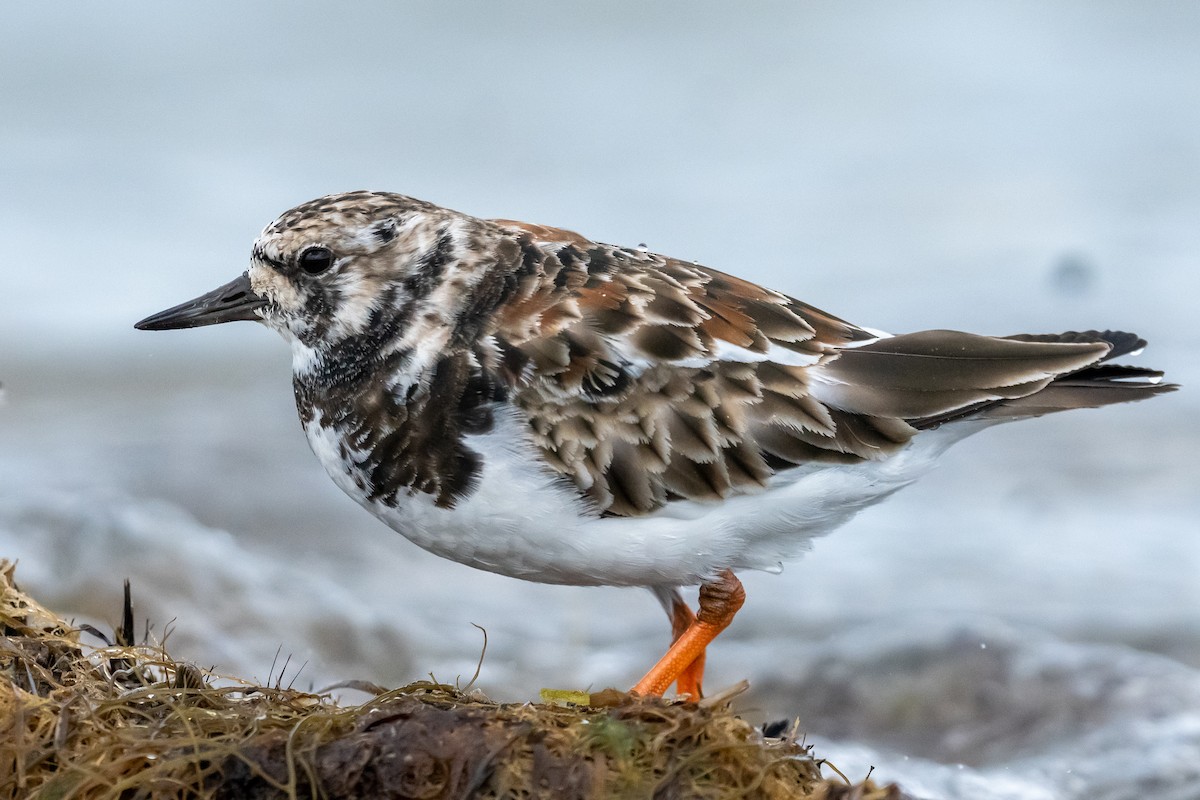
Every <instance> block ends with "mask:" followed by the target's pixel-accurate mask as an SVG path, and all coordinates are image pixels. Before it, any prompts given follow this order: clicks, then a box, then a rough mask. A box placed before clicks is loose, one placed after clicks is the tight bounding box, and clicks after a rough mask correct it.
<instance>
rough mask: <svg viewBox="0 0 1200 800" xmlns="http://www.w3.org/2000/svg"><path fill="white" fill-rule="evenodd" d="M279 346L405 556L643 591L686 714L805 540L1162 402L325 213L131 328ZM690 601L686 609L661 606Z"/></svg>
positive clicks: (617, 267)
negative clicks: (966, 458)
mask: <svg viewBox="0 0 1200 800" xmlns="http://www.w3.org/2000/svg"><path fill="white" fill-rule="evenodd" d="M235 320H249V321H255V322H259V323H262V324H264V325H266V326H267V327H268V328H272V329H274V330H276V331H278V332H279V333H280V334H281V335H282V336H283V338H284V339H285V340H286V341H287V342H288V343H289V344H290V345H291V352H292V373H293V390H294V394H295V400H296V408H297V411H298V414H299V418H300V423H301V425H302V427H303V429H304V433H305V435H306V436H307V439H308V443H309V445H310V446H311V449H312V451H313V452H314V454H315V455H316V456H317V458H318V460H319V461H320V462H321V464H322V465H323V466H324V468H325V470H326V471H327V472H328V474H329V475H330V477H331V478H332V479H333V481H334V483H336V484H337V485H338V486H339V487H340V488H341V489H342V490H343V491H344V492H345V493H346V494H347V495H349V496H350V497H351V498H353V499H354V500H355V501H357V502H358V503H359V504H360V505H361V506H363V507H364V508H365V509H366V510H367V511H369V512H371V513H372V514H373V515H374V516H376V517H377V518H378V519H380V520H382V521H383V522H384V523H386V524H387V525H388V526H389V527H391V528H393V529H394V530H396V531H398V532H399V533H400V534H402V535H403V536H404V537H406V538H407V539H409V540H410V541H411V542H413V543H415V544H416V545H418V546H420V547H422V548H424V549H425V550H428V551H430V552H432V553H435V554H437V555H439V556H442V557H445V558H448V559H451V560H453V561H456V562H459V563H461V564H465V565H469V566H472V567H476V568H478V569H482V570H487V571H490V572H494V573H499V574H502V575H507V576H510V577H513V578H519V579H524V580H528V581H535V582H541V583H550V584H565V585H584V586H589V585H608V586H627V587H643V588H646V589H649V590H650V591H651V592H652V593H653V594H654V595H655V597H656V598H657V599H658V600H659V601H660V603H661V604H662V605H663V607H664V609H665V610H666V612H667V615H668V617H669V619H670V621H671V631H672V633H671V644H670V645H669V647H668V649H667V650H666V653H665V655H663V656H662V657H661V659H659V661H658V662H657V663H655V664H654V666H652V667H651V668H650V669H649V671H648V672H646V674H645V675H644V676H643V677H642V678H641V680H639V681H638V682H637V683H636V684H635V685H634V686H633V688H632V689H631V690H630V691H631V692H632V693H634V694H636V695H641V696H661V695H663V694H664V693H665V692H666V691H667V690H669V689H670V687H671V686H672V685H673V684H674V685H675V686H676V691H677V694H678V696H680V697H682V698H683V699H685V700H686V699H690V700H693V701H695V700H697V699H698V698H700V697H701V696H702V693H703V686H702V680H703V673H704V663H705V655H706V652H707V647H708V645H709V644H710V643H711V642H712V641H713V640H714V639H715V638H716V637H717V636H718V635H719V634H720V633H721V632H722V631H723V630H724V629H725V628H726V627H728V625H729V624H730V623H731V621H732V620H733V617H734V615H735V614H736V613H737V612H738V610H739V609H740V608H741V606H742V604H743V602H744V600H745V590H744V588H743V586H742V584H741V581H740V580H739V579H738V578H737V573H738V572H740V571H744V570H768V571H778V570H779V569H780V568H781V566H782V563H783V562H785V561H788V560H792V559H795V558H797V557H799V556H800V555H801V554H802V553H803V552H804V551H805V550H807V549H809V548H810V547H811V543H812V540H813V539H814V538H816V537H818V536H821V535H824V534H826V533H828V532H829V531H831V530H833V529H834V528H836V527H838V526H839V525H841V524H843V523H845V522H846V521H847V520H849V519H850V518H851V517H853V516H854V514H855V513H856V512H858V511H859V510H861V509H863V508H865V507H867V506H870V505H872V504H874V503H877V502H879V501H881V500H883V499H885V498H886V497H888V496H889V495H891V494H892V493H893V492H895V491H897V490H898V489H900V488H902V487H904V486H906V485H908V484H910V483H912V482H913V481H914V480H916V479H917V478H918V477H920V476H921V475H922V474H924V473H925V472H927V471H928V470H929V469H930V467H931V466H932V465H933V464H934V462H935V461H936V459H937V458H938V456H939V455H941V454H942V453H943V452H944V451H945V450H946V448H947V447H949V446H950V445H951V444H953V443H954V442H956V441H958V440H960V439H962V438H964V437H965V436H968V435H970V434H972V433H975V432H977V431H979V430H981V429H983V428H987V427H990V426H992V425H995V424H998V423H1002V422H1006V421H1011V420H1018V419H1025V418H1029V417H1037V416H1041V415H1044V414H1049V413H1053V412H1058V411H1064V410H1070V409H1075V408H1085V407H1098V406H1105V405H1109V404H1113V403H1123V402H1127V401H1136V400H1143V399H1146V398H1149V397H1152V396H1154V395H1158V394H1161V393H1164V392H1169V391H1171V390H1173V389H1175V388H1177V387H1176V386H1174V385H1173V384H1167V383H1163V382H1162V378H1163V373H1162V372H1161V371H1159V370H1153V369H1148V368H1144V367H1138V366H1128V365H1119V364H1116V363H1113V359H1116V358H1118V357H1121V356H1126V355H1135V354H1137V353H1139V352H1140V351H1141V349H1142V348H1143V347H1144V346H1145V344H1146V342H1145V341H1144V340H1143V339H1141V338H1139V337H1138V336H1137V335H1135V334H1132V333H1126V332H1122V331H1111V330H1103V331H1099V330H1089V331H1069V332H1065V333H1052V334H1019V335H1007V336H986V335H978V334H972V333H966V332H960V331H953V330H940V329H935V330H925V331H919V332H915V333H905V334H897V335H892V334H889V333H885V332H883V331H879V330H875V329H872V328H867V327H861V326H858V325H855V324H852V323H850V322H847V321H845V320H843V319H840V318H838V317H836V316H833V315H832V314H829V313H826V312H824V311H821V310H819V309H817V308H815V307H814V306H811V305H808V304H807V303H804V302H801V301H800V300H797V299H794V298H793V297H791V296H789V295H787V294H783V293H781V292H778V291H774V290H771V289H767V288H764V287H761V286H759V285H757V284H755V283H752V282H750V281H748V280H744V279H742V278H738V277H736V276H734V275H732V274H728V273H724V272H720V271H718V270H716V269H712V268H709V267H706V266H702V265H700V264H698V263H696V262H690V261H685V260H680V259H676V258H671V257H668V256H665V255H661V254H658V253H654V252H651V251H650V250H649V249H648V248H646V247H645V246H639V247H619V246H614V245H609V244H603V243H600V242H596V241H592V240H590V239H588V238H585V237H584V236H582V235H580V234H577V233H574V232H572V231H569V230H564V229H560V228H554V227H549V226H545V225H537V224H529V223H524V222H517V221H513V220H506V219H482V218H477V217H473V216H471V215H468V214H465V213H461V212H458V211H453V210H450V209H448V208H443V207H441V206H438V205H435V204H433V203H429V202H425V201H422V200H418V199H415V198H411V197H407V196H404V195H400V194H394V193H390V192H379V191H365V190H364V191H352V192H345V193H340V194H332V195H328V196H325V197H320V198H317V199H315V200H311V201H309V202H305V203H303V204H301V205H298V206H296V207H295V208H292V209H290V210H289V211H286V212H284V213H283V214H282V215H281V216H279V217H278V218H277V219H275V220H274V221H273V222H272V223H270V224H269V225H268V226H267V227H266V228H265V229H264V230H263V232H262V234H261V235H260V236H259V237H258V238H257V240H256V241H255V242H254V244H253V248H252V250H251V254H250V261H249V266H248V267H247V269H246V270H245V272H243V273H242V274H241V275H240V276H238V277H237V278H235V279H234V280H232V281H231V282H229V283H227V284H225V285H224V286H221V287H219V288H217V289H215V290H213V291H211V292H208V293H207V294H203V295H201V296H199V297H197V298H195V299H193V300H190V301H188V302H185V303H182V304H180V305H177V306H175V307H173V308H169V309H167V310H165V311H162V312H160V313H158V314H154V315H152V316H149V317H147V318H146V319H143V320H142V321H140V322H138V323H136V326H135V327H137V328H138V329H141V330H169V329H179V328H192V327H198V326H203V325H213V324H217V323H224V322H231V321H235ZM696 585H698V586H699V598H698V606H697V610H695V611H693V610H692V608H691V607H690V606H689V605H688V603H687V602H686V601H685V600H684V598H683V595H682V593H681V590H682V589H684V588H687V587H692V586H696Z"/></svg>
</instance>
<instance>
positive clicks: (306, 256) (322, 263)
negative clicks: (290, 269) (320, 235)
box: [298, 245, 333, 275]
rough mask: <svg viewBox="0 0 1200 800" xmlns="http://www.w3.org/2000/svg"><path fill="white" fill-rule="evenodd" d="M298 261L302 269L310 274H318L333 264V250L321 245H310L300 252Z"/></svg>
mask: <svg viewBox="0 0 1200 800" xmlns="http://www.w3.org/2000/svg"><path fill="white" fill-rule="evenodd" d="M298 261H299V262H300V269H302V270H304V271H305V272H307V273H308V274H309V275H316V274H317V273H319V272H324V271H325V270H327V269H329V268H330V267H331V266H333V251H332V250H330V249H329V248H328V247H322V246H321V245H316V246H314V247H308V248H305V249H304V250H303V251H302V252H301V253H300V257H299V259H298Z"/></svg>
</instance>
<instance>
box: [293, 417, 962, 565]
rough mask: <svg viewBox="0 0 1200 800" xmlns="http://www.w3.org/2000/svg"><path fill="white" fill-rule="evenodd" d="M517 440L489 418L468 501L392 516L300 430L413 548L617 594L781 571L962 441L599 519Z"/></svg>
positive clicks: (336, 474)
mask: <svg viewBox="0 0 1200 800" xmlns="http://www.w3.org/2000/svg"><path fill="white" fill-rule="evenodd" d="M946 427H947V428H949V427H950V426H946ZM525 430H526V429H525V425H524V423H522V422H521V421H519V420H518V419H517V418H516V417H515V416H513V415H509V414H504V413H502V412H497V414H496V424H495V426H494V427H493V429H492V431H491V432H489V433H487V434H482V435H478V436H471V437H469V438H468V439H467V444H468V446H469V447H470V448H471V449H473V450H476V451H478V452H479V453H481V454H482V456H483V470H482V474H481V475H480V478H479V483H478V486H477V488H476V490H475V491H474V492H473V493H472V494H471V495H469V496H468V497H466V498H465V499H462V500H460V501H459V502H458V503H457V504H456V505H455V506H454V508H452V509H446V508H439V507H437V506H436V505H435V504H434V502H433V498H432V497H431V496H430V495H428V494H422V493H414V494H411V495H401V496H399V498H398V502H397V504H396V505H395V506H394V507H393V506H388V505H384V504H382V503H378V502H371V501H370V500H368V499H367V498H366V497H365V495H364V493H363V492H362V491H361V490H360V489H359V488H358V487H357V486H356V485H355V480H354V478H355V476H354V475H353V474H352V473H351V472H349V471H348V470H350V469H353V468H352V467H351V466H349V465H348V464H347V463H346V462H345V461H344V460H343V459H342V458H341V456H340V454H339V447H338V443H337V442H336V440H335V435H334V433H333V431H331V430H330V429H328V428H324V427H322V426H321V425H320V418H319V417H317V418H315V419H313V420H312V421H311V422H310V423H309V424H308V425H307V426H306V428H305V432H306V434H307V435H308V440H309V444H310V445H311V446H312V449H313V452H314V453H316V455H317V457H318V458H319V459H320V460H321V463H322V464H323V465H324V466H325V469H326V471H328V472H329V474H330V476H332V477H333V480H334V482H335V483H337V485H338V486H340V487H341V488H342V490H343V491H345V492H346V493H347V494H348V495H350V496H351V497H352V498H354V499H355V500H356V501H358V502H359V503H360V504H361V505H363V507H365V508H366V509H367V510H368V511H370V512H371V513H373V514H374V515H375V516H377V517H379V518H380V519H381V520H383V521H384V522H385V523H386V524H387V525H388V526H389V527H391V528H393V529H394V530H396V531H398V532H399V533H401V534H402V535H403V536H405V537H406V538H407V539H409V540H410V541H412V542H413V543H415V544H417V545H418V546H420V547H422V548H424V549H426V550H428V551H430V552H432V553H436V554H437V555H440V556H442V557H444V558H448V559H451V560H454V561H458V562H460V563H462V564H467V565H469V566H472V567H476V568H478V569H483V570H487V571H489V572H497V573H500V574H502V575H508V576H511V577H514V578H522V579H525V580H530V581H538V582H541V583H562V584H575V585H616V586H683V585H689V584H694V583H698V582H700V581H701V580H703V579H705V578H708V577H710V576H712V575H714V574H716V573H717V572H719V571H720V570H722V569H727V568H728V569H734V570H737V569H765V570H772V571H774V570H778V569H779V568H780V565H781V563H782V562H783V561H786V560H788V559H791V558H795V557H796V556H798V555H799V554H800V553H802V552H803V551H805V550H807V549H809V547H810V546H811V544H810V543H811V540H812V539H813V538H815V537H817V536H820V535H822V534H825V533H828V532H829V531H831V530H833V529H834V528H836V527H837V526H839V525H841V524H842V523H844V522H846V521H847V520H849V519H850V518H851V517H852V516H854V514H855V513H857V512H858V511H860V510H861V509H863V508H865V507H866V506H868V505H871V504H873V503H876V502H878V501H880V500H882V499H883V498H885V497H887V496H888V495H890V494H891V493H892V492H895V491H896V490H897V489H900V488H902V487H903V486H906V485H907V484H909V483H911V482H912V481H913V480H915V479H916V478H918V477H920V476H921V475H922V474H924V473H925V472H926V471H928V469H929V467H930V466H931V465H932V463H933V460H934V459H935V458H936V456H937V455H939V454H940V453H941V452H942V451H943V450H944V449H945V448H946V447H947V446H948V445H949V444H950V443H952V442H953V441H955V440H957V439H958V438H961V436H962V435H963V434H964V433H965V431H958V432H956V434H957V435H955V433H951V434H950V435H945V434H942V431H941V430H939V431H931V432H927V433H923V434H921V435H919V436H917V437H916V438H915V439H914V440H913V442H912V443H911V444H910V445H909V446H908V447H907V448H906V449H905V450H903V451H901V452H900V453H897V454H896V455H894V456H892V457H891V458H888V459H886V460H884V461H871V462H864V463H862V464H855V465H849V466H843V465H831V466H822V467H800V468H796V469H791V470H786V471H784V472H782V473H780V474H778V475H776V476H775V477H774V478H772V480H771V484H770V486H769V488H768V489H767V490H765V491H762V492H757V493H754V494H746V495H740V496H736V497H732V498H729V499H727V500H725V501H723V502H717V503H700V502H693V501H675V502H672V503H669V504H667V505H666V506H665V507H664V508H662V509H660V510H659V511H656V512H654V513H652V514H649V515H646V516H643V517H606V518H601V517H598V516H596V514H595V513H594V512H592V511H590V510H589V509H588V507H587V505H586V504H585V502H584V501H583V500H581V499H580V498H579V496H578V494H576V492H575V491H574V490H573V489H572V488H571V487H569V486H568V485H567V484H566V483H565V482H563V480H562V479H561V478H559V477H557V476H555V475H554V474H553V473H552V472H551V471H550V470H549V469H548V468H547V467H545V466H543V464H542V462H541V460H540V458H539V457H538V455H537V452H536V450H535V449H534V447H533V445H532V444H531V443H530V442H529V440H528V438H527V435H526V433H525ZM942 430H945V429H942Z"/></svg>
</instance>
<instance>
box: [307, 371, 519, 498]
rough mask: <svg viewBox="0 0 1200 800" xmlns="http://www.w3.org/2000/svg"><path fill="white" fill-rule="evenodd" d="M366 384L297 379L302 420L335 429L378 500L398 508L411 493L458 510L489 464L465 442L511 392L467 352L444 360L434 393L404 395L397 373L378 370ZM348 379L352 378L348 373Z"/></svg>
mask: <svg viewBox="0 0 1200 800" xmlns="http://www.w3.org/2000/svg"><path fill="white" fill-rule="evenodd" d="M371 371H372V377H371V378H370V379H368V380H364V381H356V382H353V383H342V384H322V383H320V382H319V381H312V380H308V381H305V380H302V379H300V378H298V379H297V381H296V384H295V386H296V403H297V407H298V408H299V410H300V417H301V419H302V420H304V421H306V422H307V421H310V420H311V419H312V418H313V416H314V413H315V412H317V411H319V412H320V414H321V424H322V425H327V426H332V427H333V429H334V430H335V431H336V432H337V434H338V436H339V437H340V439H341V440H342V442H343V444H344V445H346V447H345V448H344V449H343V452H344V453H349V452H351V451H354V452H357V453H359V454H360V455H357V456H355V457H356V458H357V461H356V462H355V464H354V466H355V467H356V468H357V470H356V472H358V473H359V474H361V475H362V476H364V478H365V480H363V481H362V485H361V486H360V488H361V489H362V490H363V491H365V492H366V493H367V496H368V497H369V498H370V499H371V500H372V501H375V502H380V503H383V504H384V505H388V506H392V507H394V506H396V504H397V502H398V499H399V498H400V497H401V496H402V495H404V494H415V493H418V492H420V493H424V494H429V495H432V496H433V498H434V503H435V504H436V505H437V506H438V507H439V508H453V507H454V505H455V504H456V503H457V502H458V501H460V500H462V499H464V498H466V497H469V496H470V495H471V494H472V493H473V492H474V491H475V488H476V486H477V484H478V481H479V475H480V473H481V472H482V469H483V459H482V457H481V456H480V454H479V453H477V452H476V451H474V450H472V449H471V448H470V447H468V446H467V443H466V439H465V437H466V436H467V435H475V434H482V433H487V432H488V431H490V430H491V429H492V428H493V426H494V424H495V417H494V408H495V405H496V404H497V403H499V402H503V401H504V400H506V399H507V396H508V390H507V387H506V386H505V385H504V384H503V383H502V382H501V381H500V380H498V379H497V378H496V377H495V376H493V375H492V374H491V373H490V372H488V371H486V370H483V369H481V368H479V367H477V366H474V364H473V363H472V359H471V357H470V354H469V353H468V352H467V351H459V352H456V353H452V354H449V355H447V356H445V357H444V358H442V359H441V360H440V361H438V362H437V364H436V365H435V366H434V368H433V369H432V370H431V372H430V374H429V375H428V383H427V384H426V385H427V386H428V390H427V391H420V390H418V391H413V392H397V391H395V390H393V389H391V388H389V387H388V386H387V385H386V382H385V376H386V375H388V374H389V372H390V371H380V370H378V368H377V366H376V365H372V366H371ZM342 374H348V373H347V372H346V371H345V370H342Z"/></svg>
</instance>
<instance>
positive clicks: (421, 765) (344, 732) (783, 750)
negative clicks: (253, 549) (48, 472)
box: [0, 562, 899, 800]
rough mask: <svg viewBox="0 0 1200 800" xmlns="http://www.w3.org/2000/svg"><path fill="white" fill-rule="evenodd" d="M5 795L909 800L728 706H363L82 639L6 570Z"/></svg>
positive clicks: (430, 694)
mask: <svg viewBox="0 0 1200 800" xmlns="http://www.w3.org/2000/svg"><path fill="white" fill-rule="evenodd" d="M0 627H2V628H3V632H4V637H5V638H4V640H3V642H2V643H0V679H2V685H0V798H3V799H4V800H7V799H8V798H14V799H15V798H39V800H51V798H53V800H68V798H102V797H112V798H143V797H145V798H231V799H232V798H297V797H303V798H308V797H321V798H330V799H331V800H332V799H335V798H351V797H354V798H360V797H388V798H427V799H432V798H458V797H475V798H500V797H505V798H507V797H513V798H534V797H547V798H554V800H569V799H570V798H594V797H606V798H607V797H631V798H633V797H654V798H663V799H664V800H666V799H667V798H704V797H712V798H728V797H762V798H824V799H825V800H834V798H855V800H884V799H885V798H898V797H899V793H898V791H897V790H896V789H895V787H887V788H883V789H879V788H875V787H874V786H872V785H870V784H863V785H859V786H853V787H852V786H849V785H848V784H846V783H845V782H844V781H840V780H838V781H827V780H825V779H824V778H823V777H822V776H821V772H820V762H819V761H817V760H815V759H814V758H813V757H812V755H811V754H810V752H809V749H808V748H807V747H804V746H802V745H800V744H798V743H796V742H795V741H792V740H790V739H786V738H785V739H768V738H764V737H763V736H761V735H760V734H759V732H758V731H756V730H755V729H754V728H752V727H750V726H749V725H747V724H746V723H745V722H743V721H742V720H740V719H738V718H737V717H735V716H733V715H732V714H731V713H730V712H729V710H728V708H726V707H724V706H716V707H713V706H707V707H701V706H696V705H685V704H681V703H670V702H666V701H662V700H638V699H635V698H631V697H629V696H628V695H622V694H619V693H606V694H605V696H603V697H601V696H599V695H597V696H593V698H594V699H593V702H595V703H602V704H603V705H599V706H593V705H589V706H572V705H567V706H563V705H551V704H499V703H494V702H491V701H490V700H488V699H487V698H485V697H483V696H482V695H481V694H479V693H478V692H473V693H470V694H467V693H464V692H461V691H458V690H456V689H455V688H454V687H451V686H445V685H441V684H435V683H430V682H421V683H414V684H411V685H409V686H405V687H403V688H400V689H396V690H393V691H388V692H382V693H380V694H379V695H378V696H376V697H374V698H373V699H372V700H370V701H369V702H367V703H363V704H362V705H356V706H349V705H347V706H343V705H339V704H337V703H336V702H335V701H334V700H333V699H331V698H330V697H329V696H328V695H314V694H309V693H305V692H300V691H296V690H293V689H287V688H281V687H279V686H275V687H269V686H267V687H264V686H255V685H251V684H249V683H246V682H239V681H234V680H230V679H228V678H218V677H217V676H215V675H212V674H210V673H208V672H206V671H204V670H200V669H198V668H196V667H194V666H192V665H189V664H185V663H181V662H176V661H174V660H172V659H171V658H170V657H169V656H168V655H167V653H166V651H165V650H164V649H163V648H162V647H150V646H133V645H131V644H129V642H130V641H131V640H132V615H131V614H130V613H128V608H127V613H126V617H125V623H124V624H123V626H122V630H121V631H118V633H117V636H116V639H117V641H118V642H121V644H118V645H116V646H107V647H88V646H85V645H83V644H81V642H80V633H81V632H80V630H79V629H78V628H74V627H72V626H70V625H68V624H67V623H66V622H64V621H63V620H62V619H60V618H59V617H57V616H56V615H54V614H52V613H51V612H49V611H47V610H45V609H44V608H42V607H41V606H39V605H38V604H37V603H35V602H34V601H33V600H32V599H31V598H29V597H28V596H26V595H24V594H22V593H21V592H20V591H19V590H18V589H17V588H16V586H15V585H14V584H13V581H12V566H11V565H9V564H7V563H5V562H0Z"/></svg>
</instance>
